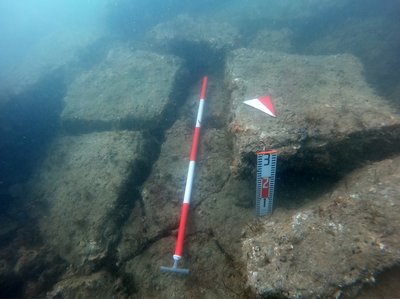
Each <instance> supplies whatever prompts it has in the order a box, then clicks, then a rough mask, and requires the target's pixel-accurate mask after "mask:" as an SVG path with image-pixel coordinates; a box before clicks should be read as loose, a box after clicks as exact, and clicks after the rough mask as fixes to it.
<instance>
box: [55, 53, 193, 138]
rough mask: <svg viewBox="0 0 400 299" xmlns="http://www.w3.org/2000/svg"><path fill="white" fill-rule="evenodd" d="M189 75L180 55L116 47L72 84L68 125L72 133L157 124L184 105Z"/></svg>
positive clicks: (64, 119) (67, 99)
mask: <svg viewBox="0 0 400 299" xmlns="http://www.w3.org/2000/svg"><path fill="white" fill-rule="evenodd" d="M184 73H185V72H184V66H183V62H182V60H181V59H180V58H177V57H174V56H170V55H160V54H155V53H152V52H146V51H131V50H129V49H128V48H125V47H115V48H113V49H111V50H110V51H109V53H108V55H107V57H106V59H105V60H104V61H103V62H101V63H100V64H99V65H97V66H95V67H94V68H92V69H90V70H89V71H87V72H84V73H82V75H81V76H79V77H78V78H77V79H76V80H75V81H74V82H73V83H72V84H71V86H70V87H69V89H68V91H67V95H66V97H65V99H64V100H65V108H64V111H63V112H62V115H61V118H62V123H63V126H64V128H65V129H66V130H69V131H73V132H88V131H91V130H110V129H113V128H127V129H143V128H144V129H152V128H157V127H158V126H160V125H161V124H163V123H164V122H165V121H166V118H167V117H168V113H167V111H173V109H174V107H176V106H177V105H178V104H179V98H180V96H179V88H181V87H180V86H179V84H181V83H182V80H183V75H184Z"/></svg>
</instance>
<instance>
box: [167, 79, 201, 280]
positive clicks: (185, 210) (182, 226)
mask: <svg viewBox="0 0 400 299" xmlns="http://www.w3.org/2000/svg"><path fill="white" fill-rule="evenodd" d="M207 82H208V78H207V77H204V78H203V84H202V86H201V94H200V103H199V109H198V111H197V120H196V127H195V129H194V135H193V143H192V150H191V152H190V162H189V169H188V174H187V178H186V187H185V194H184V196H183V204H182V211H181V219H180V222H179V230H178V239H177V240H176V247H175V254H174V255H173V256H172V257H173V259H174V264H173V266H172V267H161V270H162V271H168V272H174V273H180V274H189V269H183V268H178V262H179V261H180V260H181V259H182V255H183V243H184V239H185V231H186V223H187V220H188V216H189V205H190V196H191V194H192V186H193V177H194V169H195V165H196V157H197V149H198V147H199V139H200V127H201V119H202V116H203V108H204V100H205V98H206V92H207Z"/></svg>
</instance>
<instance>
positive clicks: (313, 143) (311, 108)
mask: <svg viewBox="0 0 400 299" xmlns="http://www.w3.org/2000/svg"><path fill="white" fill-rule="evenodd" d="M226 77H227V80H228V82H227V83H228V85H229V87H230V88H231V90H232V95H231V97H232V102H233V103H232V115H233V117H232V122H231V124H230V130H231V132H232V133H233V134H234V137H235V141H234V144H235V151H236V154H237V157H239V160H240V161H239V163H238V164H240V167H241V169H242V170H243V171H244V170H245V169H246V167H247V166H251V168H254V162H255V159H254V152H255V151H258V150H263V149H277V150H278V152H279V155H280V161H281V162H284V163H280V167H279V169H281V170H282V169H283V168H313V169H314V170H316V171H319V172H332V173H336V172H338V171H342V170H343V169H347V168H348V167H353V166H354V165H355V164H357V161H360V160H362V159H364V160H366V159H374V158H377V157H381V156H383V155H384V154H388V153H392V152H396V151H397V148H398V146H399V144H400V142H399V141H400V138H399V132H400V117H399V115H398V114H396V113H395V110H394V109H393V108H392V107H391V106H390V105H389V103H387V102H386V101H385V100H384V99H382V98H380V97H379V96H377V95H376V94H375V93H374V91H373V90H372V89H371V88H370V87H369V86H368V84H367V83H366V82H365V81H364V78H363V76H362V65H361V64H360V63H359V61H358V60H357V59H356V58H355V57H353V56H351V55H347V54H343V55H332V56H302V55H290V54H285V53H278V52H264V51H261V50H255V49H238V50H235V51H232V52H231V53H230V55H229V57H228V59H227V64H226ZM264 95H270V96H272V98H273V102H274V104H275V106H276V110H277V117H276V118H273V117H270V116H269V115H267V114H265V113H263V112H261V111H259V110H256V109H254V108H253V107H250V106H247V105H245V104H243V101H244V100H250V99H254V98H257V97H260V96H264ZM361 157H362V158H361ZM249 161H253V162H252V163H248V162H249Z"/></svg>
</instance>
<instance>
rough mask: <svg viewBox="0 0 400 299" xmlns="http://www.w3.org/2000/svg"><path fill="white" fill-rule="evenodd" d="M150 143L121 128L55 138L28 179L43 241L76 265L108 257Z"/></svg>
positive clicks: (143, 170)
mask: <svg viewBox="0 0 400 299" xmlns="http://www.w3.org/2000/svg"><path fill="white" fill-rule="evenodd" d="M149 145H150V143H149V142H148V140H146V139H144V138H143V136H142V135H141V134H140V133H135V132H126V131H122V132H106V133H93V134H86V135H81V136H66V137H60V138H57V139H56V140H55V141H54V143H53V144H52V146H51V148H50V151H49V154H48V157H47V158H46V160H45V161H44V163H43V165H42V166H41V168H40V169H39V171H38V174H37V176H36V178H35V179H34V181H33V182H32V190H33V199H32V203H31V205H32V206H33V211H34V212H35V213H36V214H37V215H36V217H37V219H38V222H39V226H40V231H41V234H42V237H43V238H44V241H45V242H46V243H47V244H49V245H50V246H51V247H53V248H55V250H56V251H57V252H58V253H59V254H60V255H61V256H62V257H64V258H65V259H67V260H68V261H69V262H70V263H72V264H75V265H81V264H85V263H89V264H90V265H93V264H96V263H99V262H101V261H102V260H104V259H105V258H107V256H108V253H109V250H110V248H112V246H113V245H114V244H115V242H116V241H117V240H118V237H119V234H120V228H119V225H120V224H121V223H122V221H123V220H124V219H125V218H126V216H127V214H128V213H129V211H130V207H131V206H132V205H133V202H134V201H135V200H136V199H137V195H136V194H137V193H135V187H136V186H137V185H138V184H139V183H140V182H142V180H143V177H144V176H145V175H146V173H147V167H146V165H147V163H148V162H147V160H148V158H149V156H150V155H151V149H150V148H149Z"/></svg>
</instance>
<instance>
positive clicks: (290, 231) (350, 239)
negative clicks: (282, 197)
mask: <svg viewBox="0 0 400 299" xmlns="http://www.w3.org/2000/svg"><path fill="white" fill-rule="evenodd" d="M399 174H400V158H399V157H397V158H395V159H393V160H384V161H382V162H378V163H375V164H371V165H369V166H366V167H364V168H362V169H359V170H357V171H354V172H353V173H351V174H350V175H348V176H347V177H345V178H344V179H343V180H342V181H341V182H339V183H338V185H337V186H336V188H334V190H333V191H332V192H330V193H327V194H325V195H323V196H321V197H320V198H319V199H318V200H317V201H315V202H313V203H310V204H309V205H307V206H305V207H303V208H301V209H298V210H296V211H284V210H277V211H276V213H274V215H273V216H271V217H270V218H268V219H265V220H262V221H260V222H259V223H258V224H255V225H254V226H253V227H252V229H251V230H247V232H246V234H247V236H246V238H245V239H244V240H243V255H244V256H243V258H244V260H245V261H246V262H247V274H248V285H250V286H251V287H252V288H253V290H255V292H256V293H257V295H258V296H261V297H263V296H272V295H277V296H279V295H282V296H284V297H289V298H326V297H330V296H332V295H335V296H338V295H340V294H341V293H342V291H343V290H344V289H346V288H348V287H352V288H353V291H354V288H355V287H358V288H359V287H360V286H361V284H362V283H367V282H373V281H374V280H375V278H374V277H375V276H376V274H377V273H378V272H380V271H382V270H384V269H385V268H388V267H391V266H393V265H396V264H397V263H399V261H400V240H399V238H398V234H397V232H398V231H399V229H400V220H399V217H398V215H399V213H400V196H399V194H400V187H399V186H400V175H399Z"/></svg>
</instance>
